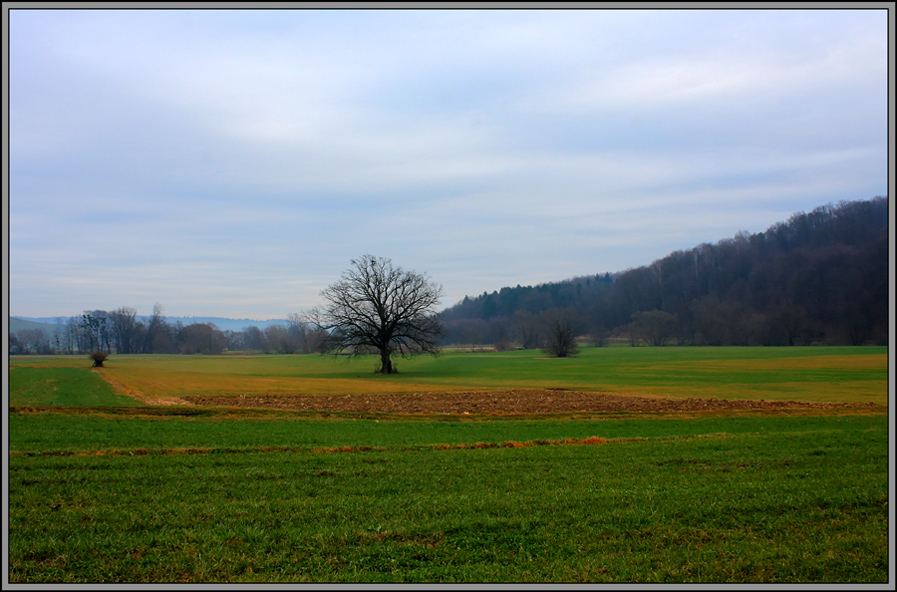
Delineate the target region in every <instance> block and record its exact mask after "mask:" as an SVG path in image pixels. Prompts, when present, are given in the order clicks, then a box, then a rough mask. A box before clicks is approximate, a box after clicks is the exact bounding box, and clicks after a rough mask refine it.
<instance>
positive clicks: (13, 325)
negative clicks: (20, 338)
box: [9, 317, 61, 337]
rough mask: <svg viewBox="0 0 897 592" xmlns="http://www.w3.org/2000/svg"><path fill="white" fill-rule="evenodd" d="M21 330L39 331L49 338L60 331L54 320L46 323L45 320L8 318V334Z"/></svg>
mask: <svg viewBox="0 0 897 592" xmlns="http://www.w3.org/2000/svg"><path fill="white" fill-rule="evenodd" d="M23 329H40V330H41V331H43V332H44V333H46V334H47V335H48V336H50V337H52V336H53V335H55V334H56V332H57V330H59V331H61V328H60V327H59V326H57V325H56V320H55V319H50V322H47V319H41V320H35V319H23V318H18V317H9V332H10V333H15V332H17V331H21V330H23Z"/></svg>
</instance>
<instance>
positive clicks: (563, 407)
mask: <svg viewBox="0 0 897 592" xmlns="http://www.w3.org/2000/svg"><path fill="white" fill-rule="evenodd" d="M184 399H185V400H186V401H188V402H189V403H192V404H195V405H214V406H219V405H221V406H227V407H253V408H265V409H286V410H304V411H343V412H352V413H388V414H414V415H417V414H431V413H433V414H449V415H468V414H478V415H480V414H487V415H489V414H492V415H495V414H499V415H501V414H544V413H681V412H695V411H726V410H786V409H797V410H799V409H836V408H849V407H874V406H875V405H874V404H872V403H868V404H849V403H809V402H801V401H764V400H749V399H701V398H696V397H691V398H686V399H668V398H662V397H641V396H628V395H627V396H622V395H612V394H607V393H593V392H583V391H566V390H536V389H522V390H506V391H493V392H484V391H468V392H454V393H444V392H427V393H413V394H355V395H295V396H281V395H271V396H254V395H253V396H199V395H196V396H185V397H184Z"/></svg>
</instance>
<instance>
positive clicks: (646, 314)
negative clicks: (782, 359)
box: [443, 197, 888, 349]
mask: <svg viewBox="0 0 897 592" xmlns="http://www.w3.org/2000/svg"><path fill="white" fill-rule="evenodd" d="M561 311H563V313H564V314H565V315H567V316H568V317H569V318H571V319H574V321H575V323H576V325H577V327H578V329H579V331H580V332H581V333H582V334H588V335H589V336H590V337H591V338H592V339H593V340H594V343H595V345H602V344H604V343H606V342H607V339H608V338H610V337H617V338H623V339H627V340H629V341H630V342H631V343H632V344H633V345H637V344H649V345H666V344H670V343H679V344H694V345H806V344H813V343H820V344H831V345H842V344H846V345H862V344H887V341H888V198H887V197H875V198H873V199H871V200H862V201H842V202H839V203H838V204H836V205H832V204H828V205H824V206H820V207H818V208H816V209H814V210H813V211H811V212H809V213H804V212H799V213H796V214H794V215H793V216H791V217H790V218H789V219H788V220H787V221H784V222H780V223H777V224H774V225H773V226H771V227H770V228H769V229H767V230H766V231H765V232H759V233H756V234H748V233H747V232H739V233H738V234H736V235H735V236H734V237H733V238H727V239H723V240H721V241H719V242H717V243H716V244H708V243H705V244H701V245H698V246H696V247H694V248H692V249H688V250H683V251H675V252H673V253H671V254H670V255H668V256H666V257H664V258H662V259H658V260H657V261H654V262H653V263H651V264H649V265H645V266H642V267H638V268H635V269H628V270H625V271H623V272H618V273H613V274H611V273H604V274H597V275H591V276H582V277H575V278H572V279H569V280H565V281H561V282H556V283H546V284H541V285H537V286H520V285H518V286H516V287H505V288H502V289H501V290H496V291H493V292H492V293H488V292H484V293H483V294H481V295H479V296H477V297H474V298H469V297H465V298H464V300H463V301H461V302H459V303H458V304H456V305H455V306H453V307H451V308H450V309H448V310H446V311H445V312H444V313H443V321H444V324H445V332H446V334H447V341H449V342H454V343H470V344H486V343H489V344H494V345H495V347H497V348H499V349H501V348H503V347H508V346H510V345H511V344H514V345H516V346H517V347H523V348H526V349H529V348H531V347H540V346H541V343H542V342H543V341H544V340H545V339H546V337H547V333H546V327H548V326H549V325H550V322H549V317H552V316H557V315H558V314H560V312H561Z"/></svg>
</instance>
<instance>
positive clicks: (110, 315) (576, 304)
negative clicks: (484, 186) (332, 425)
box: [9, 197, 889, 357]
mask: <svg viewBox="0 0 897 592" xmlns="http://www.w3.org/2000/svg"><path fill="white" fill-rule="evenodd" d="M888 248H889V247H888V198H887V197H876V198H873V199H871V200H867V201H852V202H843V201H842V202H839V203H838V204H837V205H831V204H829V205H825V206H821V207H818V208H816V209H814V210H813V211H812V212H809V213H804V212H799V213H796V214H794V215H793V216H791V217H790V218H789V219H788V220H787V221H785V222H780V223H777V224H774V225H773V226H771V227H770V228H769V229H767V230H766V231H765V232H759V233H757V234H747V233H745V232H741V233H738V234H737V235H735V236H734V237H733V238H727V239H723V240H720V241H718V242H717V243H716V244H701V245H698V246H696V247H694V248H692V249H689V250H686V251H675V252H673V253H670V254H669V255H667V256H666V257H664V258H662V259H658V260H657V261H654V262H653V263H651V264H649V265H645V266H642V267H638V268H635V269H628V270H625V271H622V272H617V273H607V272H606V273H599V274H596V275H588V276H582V277H575V278H572V279H568V280H565V281H560V282H555V283H545V284H540V285H537V286H520V285H518V286H515V287H505V288H502V289H500V290H496V291H494V292H492V293H491V294H490V293H488V292H484V293H483V294H481V295H479V296H476V297H474V298H470V297H465V298H464V300H463V301H462V302H460V303H458V304H456V305H455V306H453V307H451V308H449V309H447V310H445V311H444V312H443V313H442V314H441V317H442V322H443V333H444V336H445V337H444V340H443V343H444V344H446V345H448V344H466V345H489V346H490V347H495V348H496V349H499V350H504V349H509V348H512V347H516V348H523V349H534V348H543V349H544V350H545V351H546V352H548V353H550V354H551V355H556V356H559V357H563V356H567V355H574V354H575V351H576V347H577V342H576V339H575V338H576V337H580V338H581V337H582V336H583V335H586V336H588V337H589V338H590V339H591V341H592V343H593V344H594V345H599V346H600V345H604V344H606V343H607V342H608V339H609V338H611V337H614V338H616V339H618V340H619V339H624V340H627V341H629V342H630V343H631V344H632V345H639V344H645V345H652V346H662V345H670V344H679V345H776V346H778V345H782V346H785V345H808V344H817V343H818V344H826V345H866V344H876V345H886V344H887V342H888V330H889V325H888V270H889V268H888V256H889V252H888ZM196 320H198V319H193V320H192V322H188V323H184V322H183V321H182V320H176V321H175V322H172V321H171V320H170V319H166V317H165V316H164V315H163V311H162V307H161V305H157V306H156V307H155V308H154V310H153V314H152V315H151V316H138V315H137V311H136V310H134V309H133V308H129V307H122V308H119V309H117V310H114V311H105V310H93V311H84V313H83V314H82V315H81V316H75V317H70V318H68V319H64V318H59V319H57V323H56V325H55V326H51V325H46V324H42V323H32V322H28V321H22V320H19V319H11V322H10V333H9V352H10V353H11V354H29V353H32V354H53V353H59V354H67V353H83V352H90V351H95V350H102V351H105V352H113V351H114V352H116V353H122V354H127V353H181V354H197V353H199V354H220V353H223V352H225V351H258V352H262V353H282V354H292V353H311V352H315V351H318V350H319V349H320V347H321V345H322V344H323V343H324V340H325V338H326V337H327V333H326V332H325V331H323V330H322V329H321V328H320V327H318V326H316V325H315V324H314V323H311V322H310V321H309V319H307V318H306V317H305V316H303V315H300V314H297V313H291V314H290V315H288V317H287V319H286V321H285V322H282V323H280V322H273V323H272V324H268V325H267V326H265V327H264V328H260V327H258V326H256V325H247V326H244V327H242V329H239V330H237V329H222V328H219V327H218V326H217V325H216V324H215V323H214V322H195V321H196ZM13 321H15V323H13ZM232 322H238V321H232ZM247 322H248V321H247ZM13 325H15V327H16V329H13ZM47 327H50V328H51V329H52V330H49V331H48V330H46V328H47Z"/></svg>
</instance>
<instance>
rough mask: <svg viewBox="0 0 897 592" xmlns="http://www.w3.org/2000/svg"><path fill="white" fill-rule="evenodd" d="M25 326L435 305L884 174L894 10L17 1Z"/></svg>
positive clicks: (15, 138) (725, 228)
mask: <svg viewBox="0 0 897 592" xmlns="http://www.w3.org/2000/svg"><path fill="white" fill-rule="evenodd" d="M9 33H10V35H9V50H10V53H9V61H10V68H9V72H10V74H9V100H10V102H9V105H10V114H9V121H10V126H9V141H10V159H9V167H10V176H9V219H8V225H9V263H10V268H9V297H10V314H12V315H13V316H31V317H40V316H70V315H76V314H80V313H81V311H83V310H87V309H97V308H100V309H106V310H114V309H116V308H119V307H122V306H128V307H132V308H136V309H137V311H138V313H139V314H151V312H152V308H153V304H154V303H155V302H159V303H161V304H162V305H163V307H164V309H165V313H166V314H167V315H169V316H223V317H235V318H253V319H258V320H263V319H268V318H283V317H285V316H286V314H287V313H290V312H301V311H302V310H303V309H304V308H305V307H309V306H312V305H315V304H319V303H320V299H319V293H320V291H321V290H322V289H323V288H324V287H326V286H327V285H328V284H331V283H333V282H334V281H336V280H337V279H338V278H339V276H340V274H341V273H342V272H343V271H344V270H345V269H347V268H348V267H349V265H350V260H351V259H353V258H356V257H359V256H361V255H363V254H366V253H370V254H373V255H377V256H383V257H390V258H392V260H393V262H394V263H395V264H396V265H399V266H401V267H403V268H405V269H413V270H416V271H419V272H425V273H427V274H429V276H430V277H431V278H432V279H433V280H434V281H436V282H438V283H441V284H442V285H443V286H444V289H445V292H446V298H445V300H444V301H443V305H444V306H450V305H452V304H454V303H455V302H457V301H458V300H460V299H462V298H463V297H464V296H465V295H470V296H475V295H477V294H482V293H483V292H484V291H489V292H492V291H493V290H497V289H500V288H502V287H503V286H514V285H517V284H521V285H535V284H539V283H544V282H550V281H559V280H563V279H566V278H570V277H573V276H582V275H587V274H597V273H602V274H603V273H604V272H607V271H609V272H615V271H622V270H625V269H627V268H631V267H638V266H641V265H647V264H649V263H650V262H652V261H653V260H655V259H658V258H661V257H663V256H665V255H667V254H669V253H670V252H672V251H675V250H678V249H688V248H691V247H693V246H695V245H698V244H700V243H703V242H716V241H717V240H719V239H722V238H726V237H731V236H733V235H734V234H735V233H736V232H738V231H740V230H745V231H748V232H751V233H753V232H760V231H763V230H765V229H766V228H768V227H769V226H770V225H772V224H774V223H775V222H778V221H782V220H786V219H787V218H788V217H789V216H791V214H793V213H794V212H798V211H809V210H811V209H813V208H815V207H817V206H819V205H823V204H825V203H829V202H832V203H837V202H838V201H840V200H855V199H869V198H871V197H874V196H876V195H886V194H887V192H888V188H887V181H888V164H887V132H888V119H887V115H888V113H887V109H888V106H887V92H888V79H887V77H888V65H887V12H886V11H884V10H823V11H813V10H796V11H784V10H774V11H760V10H751V11H738V10H725V11H700V10H685V11H672V10H669V11H663V10H658V11H652V10H635V11H624V10H497V11H488V10H475V11H464V10H447V11H441V10H426V11H405V10H388V11H360V10H343V11H334V10H314V11H312V10H292V11H269V10H259V11H248V10H236V11H216V10H196V11H192V10H171V11H169V10H154V11H140V10H127V11H115V10H89V11H88V10H84V11H56V10H12V11H10V27H9Z"/></svg>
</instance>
